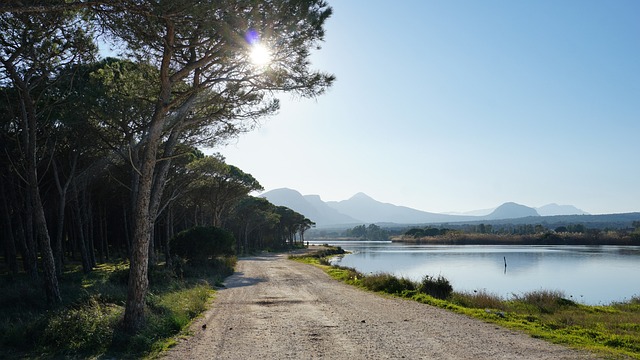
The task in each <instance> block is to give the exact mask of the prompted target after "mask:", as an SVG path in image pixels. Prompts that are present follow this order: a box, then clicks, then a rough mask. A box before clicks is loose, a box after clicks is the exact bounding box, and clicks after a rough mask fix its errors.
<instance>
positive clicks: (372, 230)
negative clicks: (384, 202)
mask: <svg viewBox="0 0 640 360" xmlns="http://www.w3.org/2000/svg"><path fill="white" fill-rule="evenodd" d="M345 235H346V236H348V237H354V238H360V239H363V240H371V241H385V240H389V231H387V230H385V229H382V228H381V227H380V226H378V225H376V224H369V226H365V225H358V226H356V227H354V228H352V229H347V231H346V232H345Z"/></svg>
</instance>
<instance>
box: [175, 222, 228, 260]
mask: <svg viewBox="0 0 640 360" xmlns="http://www.w3.org/2000/svg"><path fill="white" fill-rule="evenodd" d="M235 245H236V240H235V238H234V236H233V234H232V233H230V232H229V231H226V230H224V229H220V228H217V227H214V226H208V227H201V226H198V227H193V228H191V229H187V230H184V231H182V232H180V233H178V234H177V235H176V236H175V237H174V238H173V239H171V250H172V252H173V253H174V254H176V255H178V256H180V257H182V258H184V259H188V260H190V261H191V262H195V263H202V262H206V261H207V260H208V259H210V258H214V257H217V256H230V255H235Z"/></svg>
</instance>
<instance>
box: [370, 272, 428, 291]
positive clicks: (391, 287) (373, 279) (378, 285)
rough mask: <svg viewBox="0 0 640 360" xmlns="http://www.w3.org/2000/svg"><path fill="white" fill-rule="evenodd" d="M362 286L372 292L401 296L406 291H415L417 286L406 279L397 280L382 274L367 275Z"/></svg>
mask: <svg viewBox="0 0 640 360" xmlns="http://www.w3.org/2000/svg"><path fill="white" fill-rule="evenodd" d="M362 285H363V286H364V287H366V288H367V289H369V290H372V291H383V292H386V293H389V294H400V293H402V292H403V291H404V290H415V289H416V286H415V284H414V283H413V282H412V281H411V280H409V279H406V278H397V277H395V276H393V275H391V274H387V273H381V274H374V275H367V276H366V277H365V278H364V279H362Z"/></svg>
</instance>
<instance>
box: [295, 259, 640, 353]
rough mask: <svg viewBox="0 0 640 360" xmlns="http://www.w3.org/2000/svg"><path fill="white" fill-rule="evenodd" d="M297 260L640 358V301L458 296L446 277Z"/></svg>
mask: <svg viewBox="0 0 640 360" xmlns="http://www.w3.org/2000/svg"><path fill="white" fill-rule="evenodd" d="M296 260H298V261H303V262H306V263H310V264H315V265H318V266H321V267H322V268H324V269H325V271H326V272H327V274H329V275H330V276H331V277H332V278H334V279H336V280H340V281H343V282H345V283H348V284H351V285H354V286H358V287H360V288H363V289H365V290H370V291H375V292H381V293H386V294H391V295H393V296H399V297H403V298H409V299H413V300H415V301H418V302H421V303H424V304H428V305H432V306H438V307H441V308H444V309H448V310H451V311H455V312H457V313H461V314H465V315H468V316H472V317H475V318H478V319H481V320H483V321H487V322H491V323H495V324H499V325H501V326H504V327H507V328H510V329H515V330H520V331H523V332H525V333H527V334H529V335H531V336H532V337H536V338H540V339H544V340H547V341H550V342H553V343H556V344H563V345H567V346H571V347H574V348H578V349H584V350H588V351H592V352H594V353H596V354H598V355H600V356H603V357H605V358H612V359H620V358H631V359H640V325H639V324H640V298H633V299H631V300H630V301H627V302H621V303H612V304H610V305H608V306H588V305H583V304H579V303H576V302H573V301H571V300H569V299H566V298H565V297H564V294H563V293H562V292H558V291H547V290H540V291H533V292H529V293H525V294H522V295H517V296H514V297H513V298H511V299H503V298H501V297H499V296H497V295H495V294H491V293H488V292H485V291H479V292H473V293H466V292H455V291H453V289H452V288H451V286H450V284H449V282H448V281H447V280H446V279H444V278H442V277H437V278H434V277H429V276H425V277H424V278H423V280H422V281H421V282H412V281H411V280H408V279H404V278H398V277H394V276H393V275H390V274H372V275H366V276H365V275H363V274H361V273H359V272H358V271H356V270H355V269H351V268H345V267H337V266H327V265H320V264H321V263H322V259H318V258H316V257H314V258H296ZM325 262H326V261H325Z"/></svg>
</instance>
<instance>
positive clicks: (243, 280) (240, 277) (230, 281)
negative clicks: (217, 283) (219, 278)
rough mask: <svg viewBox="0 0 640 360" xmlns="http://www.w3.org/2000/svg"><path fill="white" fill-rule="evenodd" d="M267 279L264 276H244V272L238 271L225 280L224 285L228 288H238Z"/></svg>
mask: <svg viewBox="0 0 640 360" xmlns="http://www.w3.org/2000/svg"><path fill="white" fill-rule="evenodd" d="M264 281H266V280H265V279H263V278H253V277H244V273H241V272H237V273H234V274H233V275H232V276H230V277H228V278H227V280H226V281H225V282H224V286H225V288H227V289H231V288H238V287H243V286H252V285H255V284H258V283H261V282H264Z"/></svg>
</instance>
